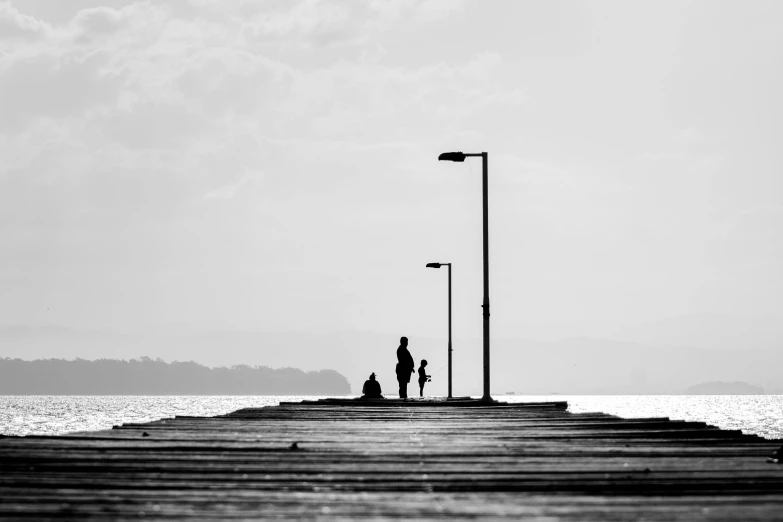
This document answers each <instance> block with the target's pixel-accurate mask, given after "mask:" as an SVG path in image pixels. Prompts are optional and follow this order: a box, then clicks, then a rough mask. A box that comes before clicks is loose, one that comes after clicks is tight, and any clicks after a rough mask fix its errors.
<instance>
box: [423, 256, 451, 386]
mask: <svg viewBox="0 0 783 522" xmlns="http://www.w3.org/2000/svg"><path fill="white" fill-rule="evenodd" d="M442 266H447V267H449V399H451V352H452V348H451V263H427V268H440V267H442Z"/></svg>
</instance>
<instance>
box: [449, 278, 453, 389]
mask: <svg viewBox="0 0 783 522" xmlns="http://www.w3.org/2000/svg"><path fill="white" fill-rule="evenodd" d="M452 351H453V350H452V348H451V263H449V399H451V352H452Z"/></svg>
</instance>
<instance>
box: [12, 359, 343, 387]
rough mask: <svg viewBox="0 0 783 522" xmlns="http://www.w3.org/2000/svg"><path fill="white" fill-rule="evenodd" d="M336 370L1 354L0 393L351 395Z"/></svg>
mask: <svg viewBox="0 0 783 522" xmlns="http://www.w3.org/2000/svg"><path fill="white" fill-rule="evenodd" d="M350 393H351V387H350V385H349V384H348V380H347V379H346V378H345V377H343V376H342V375H341V374H339V373H337V372H336V371H334V370H321V371H317V372H303V371H302V370H298V369H296V368H280V369H272V368H268V367H266V366H246V365H239V366H232V367H230V368H208V367H206V366H202V365H200V364H197V363H195V362H192V361H191V362H171V363H167V362H165V361H162V360H160V359H158V360H152V359H150V358H149V357H141V358H140V359H131V360H129V361H125V360H115V359H99V360H96V361H87V360H84V359H75V360H73V361H67V360H65V359H39V360H35V361H23V360H21V359H9V358H0V394H6V395H10V394H13V395H349V394H350Z"/></svg>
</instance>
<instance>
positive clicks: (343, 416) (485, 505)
mask: <svg viewBox="0 0 783 522" xmlns="http://www.w3.org/2000/svg"><path fill="white" fill-rule="evenodd" d="M565 410H566V404H565V403H562V402H558V403H538V404H491V405H486V404H482V403H480V402H479V401H471V400H468V399H460V400H457V401H446V400H439V401H426V400H412V401H399V400H392V401H383V402H380V403H379V402H376V401H356V400H346V399H332V400H323V401H308V402H306V403H284V404H281V405H280V406H277V407H265V408H258V409H252V408H250V409H243V410H238V411H236V412H233V413H231V414H228V415H224V416H219V417H213V418H198V417H175V418H173V419H162V420H158V421H154V422H149V423H140V424H138V423H137V424H128V425H124V426H118V427H115V428H116V429H113V430H104V431H99V432H91V433H79V434H71V435H68V436H60V437H4V438H1V439H0V497H2V499H3V502H2V503H0V517H11V518H35V519H38V520H46V519H48V518H52V519H54V518H57V519H60V520H62V519H68V518H71V519H83V518H87V517H92V518H106V519H112V520H121V519H124V518H134V519H136V518H138V517H139V516H140V515H141V513H144V516H152V517H154V518H158V519H174V518H177V519H206V520H212V519H216V518H221V519H229V518H253V517H261V518H280V519H286V518H293V519H300V518H308V517H310V518H311V517H318V518H340V519H362V520H363V519H367V518H376V519H386V518H389V519H391V518H394V519H399V518H400V517H407V518H416V519H423V520H427V519H432V520H436V519H440V520H442V519H463V518H465V519H467V518H471V519H474V518H476V517H480V518H497V519H500V518H509V519H520V518H525V517H530V518H545V517H548V518H549V519H552V520H558V519H560V520H627V519H641V518H644V519H646V520H729V519H732V518H737V517H740V518H741V519H743V520H777V519H778V518H777V517H778V513H780V512H782V511H783V467H781V466H778V465H773V464H768V463H767V462H766V457H767V456H769V455H771V454H772V452H773V451H775V450H776V449H777V448H778V447H780V441H766V440H764V439H761V438H759V437H755V436H748V435H743V434H741V433H739V432H737V431H731V430H719V429H717V428H715V427H712V426H709V425H707V424H705V423H700V422H684V421H671V420H669V419H666V418H646V419H621V418H618V417H614V416H611V415H606V414H600V413H586V414H572V413H568V412H567V411H565ZM293 443H296V446H295V447H294V449H292V444H293Z"/></svg>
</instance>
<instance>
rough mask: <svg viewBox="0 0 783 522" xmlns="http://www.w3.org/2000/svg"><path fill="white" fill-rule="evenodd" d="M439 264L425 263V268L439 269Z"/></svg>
mask: <svg viewBox="0 0 783 522" xmlns="http://www.w3.org/2000/svg"><path fill="white" fill-rule="evenodd" d="M440 265H441V264H440V263H427V268H440Z"/></svg>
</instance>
